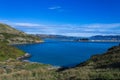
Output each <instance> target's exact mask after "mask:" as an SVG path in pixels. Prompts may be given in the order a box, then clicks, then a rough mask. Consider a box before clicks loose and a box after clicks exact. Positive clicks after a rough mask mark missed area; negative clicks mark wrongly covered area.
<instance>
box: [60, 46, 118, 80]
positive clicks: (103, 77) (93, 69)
mask: <svg viewBox="0 0 120 80" xmlns="http://www.w3.org/2000/svg"><path fill="white" fill-rule="evenodd" d="M60 73H61V74H62V76H64V78H65V79H63V80H81V79H82V80H83V79H85V80H86V79H92V80H93V79H94V80H111V79H112V80H114V79H116V80H119V79H120V46H116V47H112V48H110V49H109V50H108V52H106V53H104V54H102V55H95V56H92V57H91V58H90V59H89V60H87V61H86V62H83V63H81V64H79V65H77V66H76V67H74V68H71V69H67V70H65V71H62V72H60ZM63 74H64V75H63Z"/></svg>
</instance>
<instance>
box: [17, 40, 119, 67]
mask: <svg viewBox="0 0 120 80" xmlns="http://www.w3.org/2000/svg"><path fill="white" fill-rule="evenodd" d="M115 45H118V43H117V42H67V41H66V42H62V41H58V40H50V39H47V40H46V42H45V43H40V44H25V45H16V47H18V48H19V49H21V50H23V51H25V52H27V53H30V54H31V55H32V57H31V58H29V59H28V60H30V61H32V62H40V63H45V64H51V65H54V66H74V65H76V64H79V63H80V62H83V61H85V60H87V59H89V58H90V56H92V55H95V54H101V53H104V52H106V51H107V49H108V48H110V47H112V46H115Z"/></svg>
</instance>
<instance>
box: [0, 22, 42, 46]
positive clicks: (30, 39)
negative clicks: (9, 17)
mask: <svg viewBox="0 0 120 80" xmlns="http://www.w3.org/2000/svg"><path fill="white" fill-rule="evenodd" d="M0 40H1V41H4V42H6V43H9V44H24V43H39V42H42V40H40V38H38V37H36V36H33V35H28V34H26V33H24V32H21V31H19V30H16V29H14V28H12V27H11V26H9V25H6V24H3V23H0Z"/></svg>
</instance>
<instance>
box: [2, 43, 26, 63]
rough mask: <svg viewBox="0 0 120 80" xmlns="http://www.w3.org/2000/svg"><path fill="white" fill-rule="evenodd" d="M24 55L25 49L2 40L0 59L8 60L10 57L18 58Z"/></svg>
mask: <svg viewBox="0 0 120 80" xmlns="http://www.w3.org/2000/svg"><path fill="white" fill-rule="evenodd" d="M22 55H24V52H23V51H21V50H19V49H17V48H15V47H12V46H9V45H7V44H6V43H4V42H0V61H4V60H8V59H10V58H12V59H16V58H17V57H20V56H22Z"/></svg>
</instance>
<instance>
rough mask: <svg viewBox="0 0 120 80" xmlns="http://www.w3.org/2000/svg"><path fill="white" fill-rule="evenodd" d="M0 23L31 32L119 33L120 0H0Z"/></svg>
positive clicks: (77, 34) (68, 33)
mask: <svg viewBox="0 0 120 80" xmlns="http://www.w3.org/2000/svg"><path fill="white" fill-rule="evenodd" d="M0 22H2V23H6V24H9V25H11V26H13V27H14V28H17V29H19V30H22V31H24V32H26V33H30V34H31V33H32V34H57V35H68V36H92V35H119V34H120V0H0Z"/></svg>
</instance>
